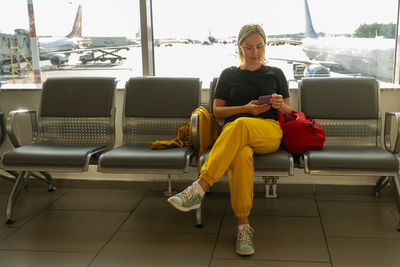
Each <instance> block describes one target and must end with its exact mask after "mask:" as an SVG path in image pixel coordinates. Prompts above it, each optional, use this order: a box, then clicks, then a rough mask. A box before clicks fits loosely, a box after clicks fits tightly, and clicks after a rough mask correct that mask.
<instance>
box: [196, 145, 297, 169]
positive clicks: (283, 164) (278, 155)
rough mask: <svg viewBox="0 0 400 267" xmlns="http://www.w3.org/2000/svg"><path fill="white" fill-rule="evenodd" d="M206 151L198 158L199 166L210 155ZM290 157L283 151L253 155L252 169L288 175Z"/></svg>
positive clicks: (208, 151)
mask: <svg viewBox="0 0 400 267" xmlns="http://www.w3.org/2000/svg"><path fill="white" fill-rule="evenodd" d="M210 151H211V150H210V149H208V150H207V151H206V152H205V153H204V154H203V155H202V156H201V158H200V164H201V166H202V165H203V164H204V162H205V161H206V159H207V157H208V155H209V154H210ZM291 158H292V155H291V154H290V153H289V152H287V151H286V150H284V149H279V150H278V151H276V152H274V153H270V154H254V169H255V170H256V171H260V172H261V171H262V172H287V173H288V174H289V173H290V169H291V165H290V162H291Z"/></svg>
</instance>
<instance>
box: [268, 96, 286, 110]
mask: <svg viewBox="0 0 400 267" xmlns="http://www.w3.org/2000/svg"><path fill="white" fill-rule="evenodd" d="M282 103H283V97H282V95H278V94H272V98H271V106H272V107H273V108H274V109H277V110H279V109H280V108H281V106H282Z"/></svg>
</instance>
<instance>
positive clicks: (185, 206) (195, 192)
mask: <svg viewBox="0 0 400 267" xmlns="http://www.w3.org/2000/svg"><path fill="white" fill-rule="evenodd" d="M203 198H204V191H203V188H201V185H199V183H198V182H197V181H195V182H193V183H192V185H190V186H189V187H188V188H186V189H185V190H183V191H182V192H180V193H178V194H176V195H174V196H172V197H170V198H168V202H169V203H171V205H172V206H174V207H175V208H177V209H178V210H180V211H190V210H194V209H198V208H200V206H201V201H202V200H203Z"/></svg>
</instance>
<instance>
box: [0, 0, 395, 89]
mask: <svg viewBox="0 0 400 267" xmlns="http://www.w3.org/2000/svg"><path fill="white" fill-rule="evenodd" d="M32 1H33V7H34V15H35V21H36V33H37V36H38V41H39V49H40V57H41V60H40V69H41V79H42V81H44V80H45V79H46V78H47V77H51V76H77V75H85V76H88V75H91V76H114V77H116V78H117V79H118V80H119V81H121V82H122V83H121V84H123V82H124V81H125V80H126V79H127V78H129V77H133V76H141V75H143V73H144V72H143V66H147V65H151V66H152V64H149V60H150V61H151V60H152V57H147V56H144V57H143V59H142V45H141V38H140V33H141V31H145V30H148V29H149V27H148V26H150V24H147V25H140V21H141V17H140V8H139V2H140V1H143V2H144V0H133V1H127V0H114V1H112V2H104V1H93V0H32ZM146 1H150V0H146ZM143 2H142V3H143ZM306 4H307V5H306ZM79 6H81V14H82V16H81V23H80V20H79V19H78V23H77V25H81V33H82V34H81V35H78V38H76V34H75V36H74V34H73V33H74V32H75V33H76V32H79V29H78V30H75V31H74V32H72V29H73V25H74V21H75V20H76V16H77V14H78V13H79V12H78V10H79ZM150 6H152V18H153V28H152V30H153V38H154V50H152V49H151V48H150V49H149V52H148V53H147V55H152V51H154V66H155V75H157V76H195V77H200V78H201V80H202V81H203V86H204V87H207V86H208V84H209V82H210V81H211V79H212V78H213V77H217V76H218V75H219V74H220V73H221V71H222V70H223V69H224V68H226V67H228V66H232V65H236V66H237V65H239V64H240V62H239V59H238V55H237V44H236V38H237V34H238V32H239V30H240V28H241V26H243V25H244V24H246V23H259V24H261V25H263V27H264V29H265V31H266V34H267V36H268V42H267V47H266V56H267V58H268V59H269V63H268V64H270V65H274V66H277V67H280V68H281V69H282V70H283V71H284V73H285V75H286V77H287V79H288V80H290V81H293V85H292V86H296V81H298V80H299V79H301V78H302V77H304V76H311V77H318V76H348V75H352V76H372V77H376V78H377V79H378V80H380V81H381V82H382V83H386V84H385V85H384V86H385V87H388V86H390V85H389V84H392V82H393V80H394V72H395V70H394V67H395V50H396V49H395V46H396V42H395V36H396V34H397V32H396V30H397V28H396V26H397V20H398V18H397V15H398V14H397V10H398V0H379V1H365V0H336V1H320V0H307V1H304V0H279V1H265V0H246V1H244V0H200V1H199V0H152V5H148V7H150ZM305 7H307V8H305ZM0 8H1V9H0V10H1V16H0V81H1V83H7V84H13V83H17V84H21V83H32V82H33V74H32V71H31V69H30V66H29V64H28V63H26V61H25V59H24V56H25V57H26V58H27V59H28V61H29V62H30V63H32V59H31V47H30V46H31V44H30V38H29V36H28V30H29V18H28V8H27V1H26V0H3V1H0ZM307 10H308V12H306V11H307ZM78 18H79V16H78ZM143 21H145V20H142V22H143ZM70 33H71V35H70V37H66V36H68V35H69V34H70ZM150 35H151V31H150ZM80 36H81V37H80ZM52 45H53V46H52ZM116 46H119V48H117V49H116V50H113V49H111V48H110V47H116ZM128 48H129V50H127V49H128ZM57 49H58V51H57ZM143 49H146V50H145V51H147V48H146V46H145V47H144V48H143ZM143 54H144V55H146V53H143ZM10 55H12V56H10ZM11 61H12V62H11ZM142 61H143V63H144V64H142ZM146 73H147V71H146ZM149 73H152V71H150V72H149Z"/></svg>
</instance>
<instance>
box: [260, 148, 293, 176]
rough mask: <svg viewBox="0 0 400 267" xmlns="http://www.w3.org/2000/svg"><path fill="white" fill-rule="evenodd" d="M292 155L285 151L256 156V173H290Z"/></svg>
mask: <svg viewBox="0 0 400 267" xmlns="http://www.w3.org/2000/svg"><path fill="white" fill-rule="evenodd" d="M291 158H292V155H291V154H290V153H289V152H287V151H286V150H284V149H279V150H278V151H276V152H274V153H270V154H254V169H255V170H256V171H265V172H268V171H271V172H273V171H278V172H288V173H289V172H290V168H291V165H290V162H291Z"/></svg>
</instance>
